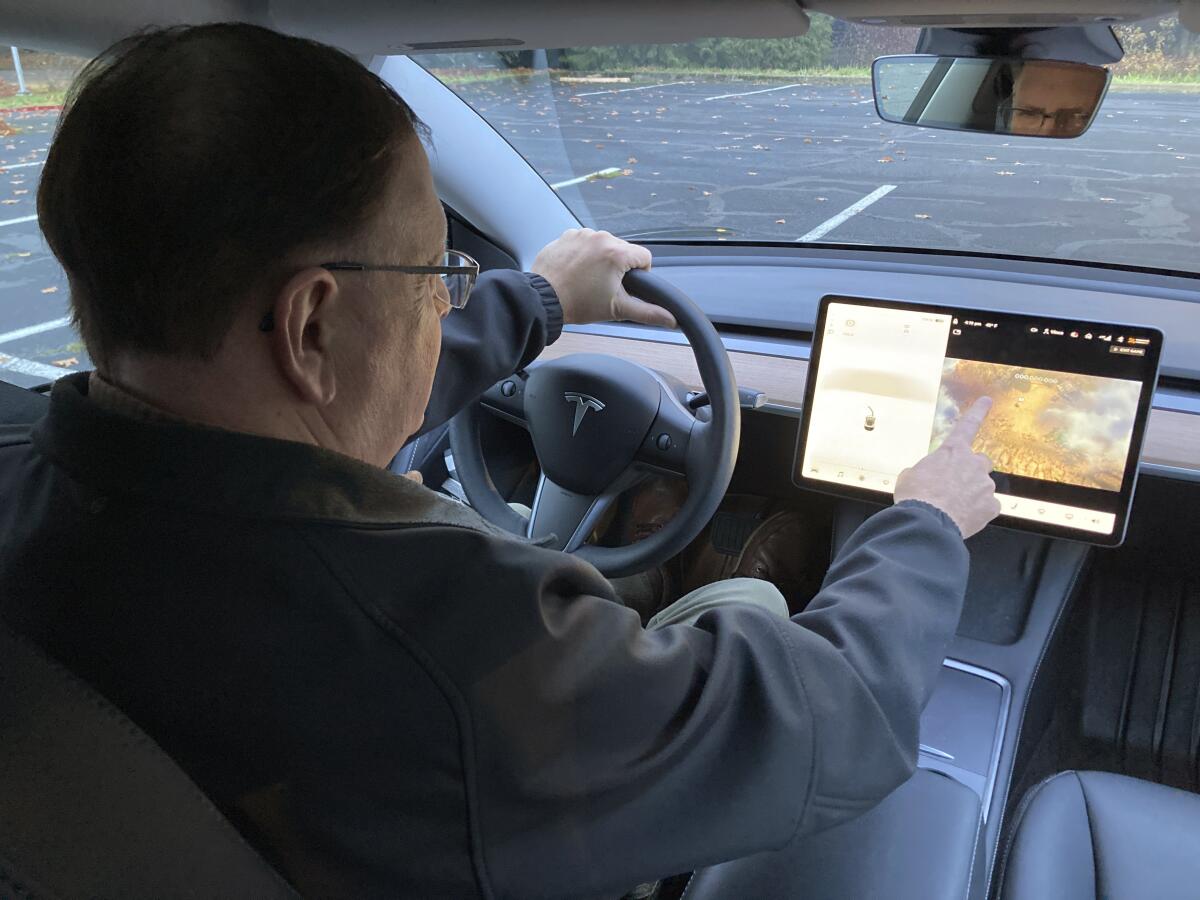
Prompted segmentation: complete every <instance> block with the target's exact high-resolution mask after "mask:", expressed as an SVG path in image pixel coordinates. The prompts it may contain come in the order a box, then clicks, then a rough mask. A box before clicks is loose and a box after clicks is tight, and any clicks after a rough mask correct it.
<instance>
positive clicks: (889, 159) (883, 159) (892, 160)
mask: <svg viewBox="0 0 1200 900" xmlns="http://www.w3.org/2000/svg"><path fill="white" fill-rule="evenodd" d="M879 161H880V162H881V163H890V162H895V160H894V159H892V158H891V157H890V156H885V157H883V158H882V159H881V160H879Z"/></svg>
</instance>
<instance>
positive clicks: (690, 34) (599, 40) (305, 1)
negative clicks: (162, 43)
mask: <svg viewBox="0 0 1200 900" xmlns="http://www.w3.org/2000/svg"><path fill="white" fill-rule="evenodd" d="M0 13H2V14H0V42H3V43H7V44H12V45H15V46H21V47H29V48H32V49H38V50H56V51H59V52H66V53H82V54H87V55H92V54H95V53H97V52H99V51H100V50H102V49H104V48H105V47H106V46H108V45H109V44H110V43H112V42H113V41H114V40H116V39H118V38H120V37H123V36H124V35H127V34H129V33H131V32H133V31H136V30H138V29H140V28H145V27H147V26H154V25H171V24H179V23H185V22H187V23H199V22H217V21H231V20H233V21H243V22H253V23H256V24H259V25H266V26H268V27H271V28H275V29H278V30H280V31H283V32H286V33H288V34H295V35H302V36H304V37H310V38H314V39H316V40H320V41H323V42H325V43H329V44H333V45H335V46H338V47H341V48H343V49H345V50H347V51H349V52H351V53H354V54H357V55H374V54H392V53H422V52H447V51H453V50H471V49H478V50H503V49H520V48H551V47H578V46H595V45H604V44H659V43H675V42H685V41H692V40H696V39H698V38H703V37H747V38H752V37H789V36H798V35H803V34H805V33H806V32H807V31H808V25H809V20H808V15H807V14H806V13H805V11H804V9H803V8H801V5H800V4H799V3H798V2H796V0H737V2H730V0H676V2H655V3H646V2H644V0H572V2H571V3H563V2H562V0H524V2H522V0H517V2H511V0H510V2H504V3H495V2H489V0H439V2H432V0H421V2H411V0H410V2H397V0H336V2H334V0H171V2H168V0H107V2H105V3H95V2H94V0H38V2H36V3H31V2H28V0H0Z"/></svg>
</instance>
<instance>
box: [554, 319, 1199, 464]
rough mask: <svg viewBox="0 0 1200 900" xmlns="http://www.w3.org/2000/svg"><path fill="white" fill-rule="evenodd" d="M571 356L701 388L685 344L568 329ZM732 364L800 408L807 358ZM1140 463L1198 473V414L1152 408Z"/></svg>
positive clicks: (740, 356)
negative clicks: (598, 356)
mask: <svg viewBox="0 0 1200 900" xmlns="http://www.w3.org/2000/svg"><path fill="white" fill-rule="evenodd" d="M568 353H610V354H612V355H614V356H619V357H621V358H622V359H627V360H629V361H630V362H635V363H640V364H641V365H643V366H647V367H648V368H651V369H656V370H658V371H659V372H662V373H664V374H666V375H671V376H673V377H675V378H678V379H679V380H680V381H682V382H683V383H684V384H687V385H690V386H693V387H699V386H700V373H699V371H698V370H697V369H696V360H695V359H694V358H693V357H692V350H691V348H690V347H688V346H686V345H682V344H664V343H659V342H658V341H641V340H634V339H632V338H621V337H608V336H606V335H601V334H582V333H580V332H574V331H566V332H563V335H562V337H560V338H559V339H558V340H557V341H555V342H554V343H553V344H551V345H550V346H549V347H547V348H546V349H545V350H544V351H543V352H542V356H541V358H542V359H557V358H558V357H560V356H566V355H567V354H568ZM729 361H730V362H731V363H732V364H733V373H734V375H735V376H736V377H737V381H738V384H739V385H740V386H742V387H749V388H754V389H756V390H759V391H762V392H763V393H764V394H766V395H767V401H768V402H770V403H774V404H777V405H779V406H784V407H791V408H793V409H797V410H798V409H800V407H801V406H802V405H803V403H804V382H805V379H806V377H807V375H808V363H807V362H806V361H805V360H802V359H788V358H786V357H779V356H766V355H764V354H761V353H745V352H742V351H733V352H730V354H729ZM1142 461H1143V462H1148V463H1154V464H1157V465H1162V466H1173V467H1175V468H1180V469H1193V470H1196V471H1200V415H1193V414H1191V413H1184V412H1176V411H1174V410H1169V409H1155V410H1152V411H1151V413H1150V424H1149V426H1148V427H1147V429H1146V443H1145V446H1144V447H1143V448H1142Z"/></svg>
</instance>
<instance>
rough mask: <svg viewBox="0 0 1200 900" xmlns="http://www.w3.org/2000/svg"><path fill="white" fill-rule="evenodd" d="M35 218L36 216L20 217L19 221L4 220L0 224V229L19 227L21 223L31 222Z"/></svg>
mask: <svg viewBox="0 0 1200 900" xmlns="http://www.w3.org/2000/svg"><path fill="white" fill-rule="evenodd" d="M36 218H37V216H21V218H19V219H5V220H4V221H3V222H0V228H3V227H4V226H5V225H20V224H21V223H22V222H32V221H34V220H35V219H36Z"/></svg>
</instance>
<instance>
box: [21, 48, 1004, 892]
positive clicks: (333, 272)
mask: <svg viewBox="0 0 1200 900" xmlns="http://www.w3.org/2000/svg"><path fill="white" fill-rule="evenodd" d="M39 215H40V219H41V224H42V228H43V230H44V232H45V234H46V237H47V240H48V241H49V243H50V245H51V247H52V248H53V250H54V252H55V253H56V254H57V256H58V257H59V259H60V261H61V262H62V263H63V266H64V268H65V269H66V271H67V273H68V277H69V279H70V284H71V293H72V304H73V308H74V310H75V315H76V318H77V319H78V322H79V326H80V329H81V331H82V334H83V336H84V339H85V340H86V342H87V345H88V348H89V351H90V352H91V354H92V357H93V359H94V360H95V361H96V364H97V371H96V373H93V374H92V375H90V376H88V375H80V376H71V377H69V378H65V379H63V380H62V381H61V382H60V383H59V384H58V385H56V386H55V390H54V393H53V397H52V401H51V409H50V412H49V413H48V415H47V416H46V418H45V419H43V420H42V421H41V422H39V423H38V424H37V425H36V426H35V427H34V429H33V431H32V435H31V436H30V437H29V439H28V440H27V441H14V442H10V444H9V445H8V446H5V447H3V448H2V449H0V496H3V497H4V502H3V504H0V547H2V548H3V549H2V551H0V552H2V556H0V604H2V606H0V612H2V613H3V615H4V618H5V620H6V622H7V623H8V624H9V625H10V627H12V628H14V629H15V630H17V631H19V632H21V633H23V634H25V635H27V636H28V637H29V638H30V639H32V640H34V641H36V642H37V643H39V644H40V645H41V646H43V647H44V648H46V649H47V650H48V651H49V652H50V653H51V654H52V655H54V656H56V657H58V658H59V659H60V660H62V661H64V662H65V663H67V664H68V665H69V666H71V667H72V668H73V669H74V670H75V671H77V672H78V673H80V674H81V675H82V676H83V677H84V678H86V679H87V680H88V681H89V682H91V683H92V684H93V685H95V686H96V687H97V688H98V689H99V690H100V691H101V692H102V693H103V694H104V695H105V696H106V697H107V698H108V699H109V700H111V701H112V702H113V703H114V704H116V705H117V706H118V707H120V708H121V709H123V710H124V711H125V712H126V713H128V714H129V716H130V717H131V718H132V719H133V720H134V721H135V722H137V723H139V724H140V725H141V726H142V727H143V728H144V729H145V730H147V731H148V732H149V733H150V734H151V735H152V736H153V737H154V738H155V739H156V740H157V741H158V742H159V743H160V744H161V745H162V747H163V748H164V749H165V750H166V751H167V752H168V753H170V754H171V755H172V756H173V757H174V758H175V759H176V760H177V761H178V762H179V763H180V765H181V766H182V767H183V768H184V770H185V771H187V772H188V773H189V775H191V777H192V778H193V779H194V780H195V781H196V782H197V783H198V784H199V785H200V786H201V787H202V788H203V789H204V790H205V792H206V793H207V794H208V795H209V796H210V797H211V798H212V799H213V801H214V802H215V803H216V804H217V806H218V807H219V808H220V809H221V810H222V811H223V812H224V813H225V814H226V815H227V816H229V817H230V818H231V819H232V820H233V821H234V823H235V824H236V825H237V826H238V828H239V829H240V830H241V831H242V833H243V834H245V835H246V837H247V838H248V839H249V840H250V841H251V843H252V844H253V845H254V846H255V847H256V848H258V849H259V851H260V852H261V853H263V855H264V856H265V857H266V858H267V859H268V860H269V861H271V862H272V863H273V864H274V865H276V866H277V867H278V868H279V869H280V871H281V872H283V873H284V874H285V876H286V877H287V878H288V879H289V880H290V881H291V882H292V883H293V884H294V885H295V886H296V887H297V888H298V889H299V890H300V891H301V892H302V893H305V894H312V895H317V896H356V897H361V896H397V895H399V896H413V897H471V896H496V897H566V896H611V895H619V894H620V893H621V892H622V890H623V889H625V888H627V887H629V886H630V885H633V884H636V883H638V882H639V881H644V880H649V879H652V878H655V877H658V876H662V875H666V874H672V873H675V872H682V871H687V870H689V869H691V868H693V867H696V866H700V865H705V864H710V863H715V862H718V861H721V860H726V859H730V858H734V857H737V856H740V855H744V854H750V853H755V852H758V851H761V850H766V849H769V848H774V847H779V846H782V845H783V844H785V843H787V842H788V841H789V840H791V839H792V838H793V837H794V836H796V835H802V834H805V833H808V832H811V831H814V830H817V829H820V828H823V827H827V826H828V825H831V824H833V823H835V822H838V821H840V820H843V819H845V818H847V817H849V816H853V815H856V814H857V813H859V812H861V811H863V810H865V809H867V808H869V807H870V806H872V805H873V804H874V803H876V802H877V801H878V800H880V799H881V798H882V797H884V796H885V795H886V794H887V793H888V792H889V791H891V790H892V789H893V788H895V787H896V786H897V785H898V784H900V783H901V782H902V781H903V780H904V779H905V778H907V777H908V775H909V774H910V773H911V772H912V769H913V766H914V762H915V756H916V744H917V725H918V716H919V713H920V709H921V707H922V705H923V704H924V702H925V701H926V699H927V698H928V695H929V692H930V690H931V687H932V685H933V683H934V679H935V677H936V674H937V672H938V669H939V667H940V664H941V659H942V656H943V653H944V651H945V649H946V645H947V643H948V641H949V639H950V637H951V635H952V634H953V631H954V628H955V625H956V622H957V618H958V614H959V608H960V605H961V602H962V596H963V591H964V586H965V579H966V571H967V554H966V551H965V549H964V547H963V536H965V535H969V534H971V533H973V532H975V531H977V530H979V529H980V528H982V527H983V525H984V524H985V523H986V522H987V521H988V520H989V519H990V518H992V517H993V516H994V515H995V514H996V511H997V507H996V503H995V499H994V497H993V496H992V485H991V481H990V479H989V478H988V476H987V470H988V464H987V462H986V460H984V459H981V458H980V457H978V456H976V455H974V454H972V453H971V451H970V440H971V436H972V434H973V429H974V428H977V427H978V422H979V420H980V419H981V418H982V416H983V414H984V413H985V412H986V405H984V406H980V407H977V408H976V409H975V410H974V411H972V413H970V414H969V415H968V418H969V421H967V422H965V423H964V424H963V425H962V426H961V427H960V428H959V430H958V431H956V433H955V434H954V435H952V437H951V438H950V439H948V440H947V442H946V444H945V445H944V446H943V447H942V448H941V449H939V450H938V451H937V452H936V453H934V454H933V455H932V456H931V457H929V458H927V459H926V460H924V461H923V462H921V463H919V464H918V465H917V466H915V467H914V468H913V469H912V470H910V471H909V472H908V473H906V474H905V476H904V477H903V478H902V479H900V480H899V482H898V485H897V495H896V499H897V501H900V502H898V503H897V505H896V506H895V507H893V508H891V509H889V510H886V511H884V512H881V513H879V514H878V515H877V516H875V517H874V518H873V519H872V520H871V521H869V522H868V523H867V524H866V525H865V526H864V527H863V528H862V529H860V531H859V533H858V534H857V535H856V536H855V537H854V538H853V539H852V540H851V541H850V543H849V545H848V546H847V547H846V548H845V550H844V551H843V553H842V554H841V556H840V557H839V558H838V559H837V560H836V561H835V562H834V564H833V566H832V568H831V570H830V573H829V578H828V580H827V582H826V585H825V587H824V589H823V590H822V591H821V593H820V594H819V595H818V596H817V598H816V599H815V600H814V601H813V602H812V604H811V605H810V606H809V608H808V610H807V611H805V612H803V613H801V614H799V615H797V616H795V617H794V618H792V619H791V620H788V619H787V618H784V617H782V616H780V615H777V614H775V613H773V612H771V611H769V610H766V609H764V608H763V607H762V606H761V605H755V604H753V603H743V602H736V601H737V600H738V598H737V597H736V596H734V597H732V598H727V602H724V603H719V604H715V605H716V606H717V607H718V608H715V609H711V610H710V611H708V612H706V613H704V614H703V615H702V616H700V617H699V619H698V620H697V621H695V623H694V624H675V625H670V626H666V627H662V628H659V629H657V630H654V631H647V630H644V629H643V628H642V627H641V624H640V621H639V619H638V617H637V615H636V614H635V613H634V612H633V611H632V610H629V609H626V608H624V607H622V606H621V605H620V604H619V602H618V601H617V599H616V597H615V596H614V594H613V592H612V588H611V586H610V585H609V583H608V582H607V581H606V580H605V579H604V578H602V577H601V576H600V575H599V573H597V572H596V571H595V570H594V569H592V568H591V567H590V566H588V565H587V564H585V563H583V562H581V561H579V560H577V559H575V558H573V557H570V556H567V555H563V554H560V553H557V552H553V551H550V550H546V549H542V548H538V547H536V546H532V545H530V544H528V543H526V542H523V541H519V540H516V539H513V538H511V537H508V536H504V535H501V534H498V533H497V532H496V531H495V530H494V529H492V528H491V527H489V526H488V525H486V523H484V522H483V521H482V520H480V519H479V518H478V517H477V516H476V515H475V514H474V513H472V512H471V511H470V510H468V509H466V508H464V507H461V506H459V505H457V504H455V503H453V502H451V501H449V500H447V499H445V498H443V497H441V496H440V495H438V494H435V493H434V492H432V491H430V490H428V489H426V488H424V487H422V486H420V485H418V484H416V483H414V482H412V481H409V480H407V479H403V478H397V477H395V476H393V475H391V474H390V473H388V472H386V471H385V470H384V469H383V468H382V467H384V466H386V465H387V463H388V461H389V460H390V459H391V458H392V456H393V454H395V452H396V451H397V449H398V448H399V447H400V446H401V445H402V444H403V443H404V442H405V440H406V439H407V438H408V437H409V436H410V435H412V434H413V433H414V432H415V431H417V429H418V428H420V427H421V426H422V422H423V421H424V423H425V425H426V426H431V425H433V424H435V423H436V422H437V421H438V420H440V419H443V418H445V417H446V416H447V415H449V414H451V413H452V412H453V411H454V410H456V409H458V408H460V407H461V406H462V405H463V404H464V403H466V402H468V401H469V400H470V399H471V398H472V397H473V396H475V395H476V394H477V393H478V392H479V391H480V390H481V389H482V388H483V387H485V386H486V385H488V384H489V383H491V382H493V381H494V380H496V379H497V378H499V377H501V376H502V375H504V374H505V373H510V372H512V371H514V370H515V369H516V368H518V367H519V366H522V365H524V364H526V363H527V362H529V361H530V360H531V359H533V358H534V357H536V356H537V354H538V353H539V352H540V351H541V349H542V348H543V346H544V345H545V344H546V343H548V342H549V341H552V340H553V339H554V338H555V337H556V336H557V333H558V330H559V326H560V323H561V321H563V320H566V321H591V320H597V319H600V318H605V317H625V318H634V319H639V320H641V321H645V322H659V323H662V324H669V319H668V317H666V315H665V313H663V312H662V311H661V310H656V309H654V308H651V307H647V306H646V305H645V304H642V303H639V302H637V301H635V300H633V299H631V298H628V297H626V296H625V295H624V294H623V293H622V292H621V290H620V287H619V285H620V278H621V275H622V273H623V272H624V271H626V270H627V269H629V268H630V267H635V266H641V267H648V266H649V264H650V258H649V254H648V253H647V252H646V251H645V250H642V249H639V248H637V247H633V246H631V245H629V244H626V243H624V242H622V241H618V240H616V239H615V238H612V237H611V236H609V235H605V234H603V233H596V232H587V231H583V232H573V233H569V234H568V235H566V236H564V238H562V239H561V240H560V241H557V242H555V243H554V244H551V245H550V246H549V247H548V248H547V249H546V250H545V251H543V253H542V254H541V255H540V256H539V258H538V260H537V262H536V263H535V265H534V269H535V270H536V271H538V272H539V273H540V275H523V274H520V273H515V272H507V273H499V274H495V275H487V276H484V277H482V278H481V279H480V284H479V286H478V288H477V289H476V290H477V292H478V294H479V296H476V297H474V298H472V302H471V303H470V304H469V305H467V306H466V307H464V308H463V309H462V310H459V311H455V312H454V313H453V314H452V315H451V316H450V318H448V319H447V320H446V323H445V330H444V332H443V331H442V329H441V328H439V325H440V323H441V319H442V317H443V316H445V315H446V314H447V312H448V309H449V304H450V302H451V301H455V302H459V303H461V302H462V300H463V299H465V298H464V297H463V295H462V294H461V287H462V286H461V285H459V286H458V288H456V290H458V291H459V293H457V294H453V295H452V294H450V293H449V292H448V291H447V290H446V288H445V287H444V286H443V284H442V282H441V281H440V280H439V278H438V277H437V276H436V275H428V274H421V273H412V272H410V271H404V269H411V267H413V266H428V265H431V264H437V263H438V262H439V261H441V260H442V258H443V256H442V254H443V247H444V240H445V231H444V229H445V224H444V218H443V215H442V212H441V208H440V206H439V204H438V200H437V196H436V193H435V191H434V188H433V185H432V182H431V178H430V174H429V169H428V163H427V161H426V157H425V153H424V150H423V148H422V146H421V142H420V140H419V139H418V135H417V132H416V129H415V127H414V122H413V118H412V116H411V113H410V111H409V110H408V108H407V107H406V106H405V105H404V103H403V102H402V101H401V100H400V99H399V97H397V96H396V95H395V94H394V93H393V92H392V91H391V90H390V89H389V88H387V87H386V86H385V85H383V84H382V83H380V82H379V81H378V80H377V79H376V78H375V77H374V76H373V75H371V74H370V73H369V72H367V71H366V70H365V69H364V68H363V67H361V66H360V65H359V64H357V63H356V62H354V61H353V60H351V59H349V58H348V57H346V56H344V55H342V54H340V53H338V52H336V51H333V50H331V49H329V48H325V47H322V46H320V45H317V44H314V43H311V42H307V41H302V40H298V39H295V38H286V37H282V36H279V35H275V34H273V33H271V32H269V31H265V30H262V29H258V28H253V27H249V26H237V25H217V26H206V27H199V28H193V29H176V30H168V31H162V32H153V33H149V34H145V35H141V36H138V37H135V38H132V39H129V40H127V41H125V42H122V43H121V44H119V45H117V46H116V47H115V48H113V49H112V50H111V51H110V52H108V53H106V54H105V55H104V56H103V57H102V58H101V59H100V60H98V61H97V62H96V63H93V65H92V66H90V67H89V69H88V70H87V71H86V72H85V73H84V74H83V76H82V77H81V81H80V82H79V83H78V84H77V85H76V86H75V88H74V89H73V92H72V96H71V98H70V100H69V102H68V105H67V109H66V111H65V113H64V116H63V119H62V122H61V124H60V126H59V131H58V134H57V135H56V138H55V141H54V145H53V147H52V148H51V151H50V154H49V156H48V159H47V162H46V167H45V172H44V175H43V178H42V184H41V188H40V191H39ZM337 262H342V263H361V264H363V265H365V266H366V268H359V269H349V270H348V269H346V268H339V267H337V266H332V267H330V266H327V265H323V264H331V263H337ZM381 267H386V268H381ZM435 371H436V379H435ZM435 381H436V388H434V387H433V385H434V383H435ZM431 390H432V393H433V399H432V400H430V396H431ZM731 584H735V583H732V582H730V583H726V585H731ZM729 591H732V592H733V593H734V594H736V590H734V589H733V588H730V589H729ZM729 591H727V593H728V592H729ZM729 599H732V600H733V601H734V602H728V600H729ZM744 599H745V598H744Z"/></svg>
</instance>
